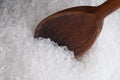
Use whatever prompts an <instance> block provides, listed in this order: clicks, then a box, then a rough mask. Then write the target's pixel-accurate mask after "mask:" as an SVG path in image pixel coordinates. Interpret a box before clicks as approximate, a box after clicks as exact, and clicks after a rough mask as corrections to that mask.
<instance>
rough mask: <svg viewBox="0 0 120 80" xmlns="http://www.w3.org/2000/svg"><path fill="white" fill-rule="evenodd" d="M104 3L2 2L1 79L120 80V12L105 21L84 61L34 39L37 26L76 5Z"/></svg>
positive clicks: (56, 0)
mask: <svg viewBox="0 0 120 80" xmlns="http://www.w3.org/2000/svg"><path fill="white" fill-rule="evenodd" d="M103 2H104V0H0V80H120V76H119V75H120V63H119V61H120V36H119V35H120V23H119V21H120V10H117V11H116V12H114V13H113V14H111V15H110V16H108V17H107V18H106V19H105V23H104V27H103V29H102V32H101V34H100V36H99V37H98V39H97V41H96V42H95V44H94V45H93V46H92V48H91V49H90V50H89V51H88V52H87V53H86V54H85V56H83V57H82V58H81V59H80V60H76V59H74V56H73V53H72V52H70V51H68V50H67V48H66V47H59V46H58V45H57V44H55V43H54V42H51V41H50V39H43V38H39V39H34V38H33V34H34V30H35V28H36V26H37V24H38V23H39V22H40V21H41V20H42V19H44V18H45V17H47V16H48V15H50V14H52V13H55V12H57V11H60V10H63V9H66V8H69V7H73V6H82V5H89V6H97V5H100V4H101V3H103Z"/></svg>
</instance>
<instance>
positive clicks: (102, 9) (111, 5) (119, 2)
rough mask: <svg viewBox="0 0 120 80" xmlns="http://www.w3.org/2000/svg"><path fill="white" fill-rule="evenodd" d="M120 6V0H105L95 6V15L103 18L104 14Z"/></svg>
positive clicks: (106, 14)
mask: <svg viewBox="0 0 120 80" xmlns="http://www.w3.org/2000/svg"><path fill="white" fill-rule="evenodd" d="M118 8H120V0H107V1H106V2H105V3H103V4H102V5H100V6H98V7H97V11H96V17H98V18H99V19H104V18H105V17H106V16H108V15H109V14H111V13H112V12H114V11H115V10H117V9H118Z"/></svg>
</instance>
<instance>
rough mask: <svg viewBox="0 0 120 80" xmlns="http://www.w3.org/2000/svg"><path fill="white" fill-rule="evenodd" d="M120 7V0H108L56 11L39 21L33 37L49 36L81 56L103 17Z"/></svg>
mask: <svg viewBox="0 0 120 80" xmlns="http://www.w3.org/2000/svg"><path fill="white" fill-rule="evenodd" d="M119 7H120V0H108V1H106V2H105V3H104V4H102V5H100V6H97V7H90V6H81V7H73V8H69V9H66V10H63V11H60V12H57V13H55V14H53V15H51V16H49V17H47V18H46V19H44V20H43V21H42V22H40V23H39V25H38V26H37V28H36V30H35V34H34V37H35V38H38V37H44V38H51V40H53V41H55V42H57V43H58V44H59V45H61V46H67V47H68V49H70V50H72V51H74V55H75V57H76V58H78V57H81V56H82V55H83V54H84V53H85V52H86V51H87V50H88V49H89V48H90V47H91V46H92V44H93V43H94V41H95V40H96V38H97V37H98V35H99V34H100V32H101V29H102V26H103V21H104V18H105V17H106V16H107V15H109V14H110V13H112V12H113V11H115V10H117V9H118V8H119Z"/></svg>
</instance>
